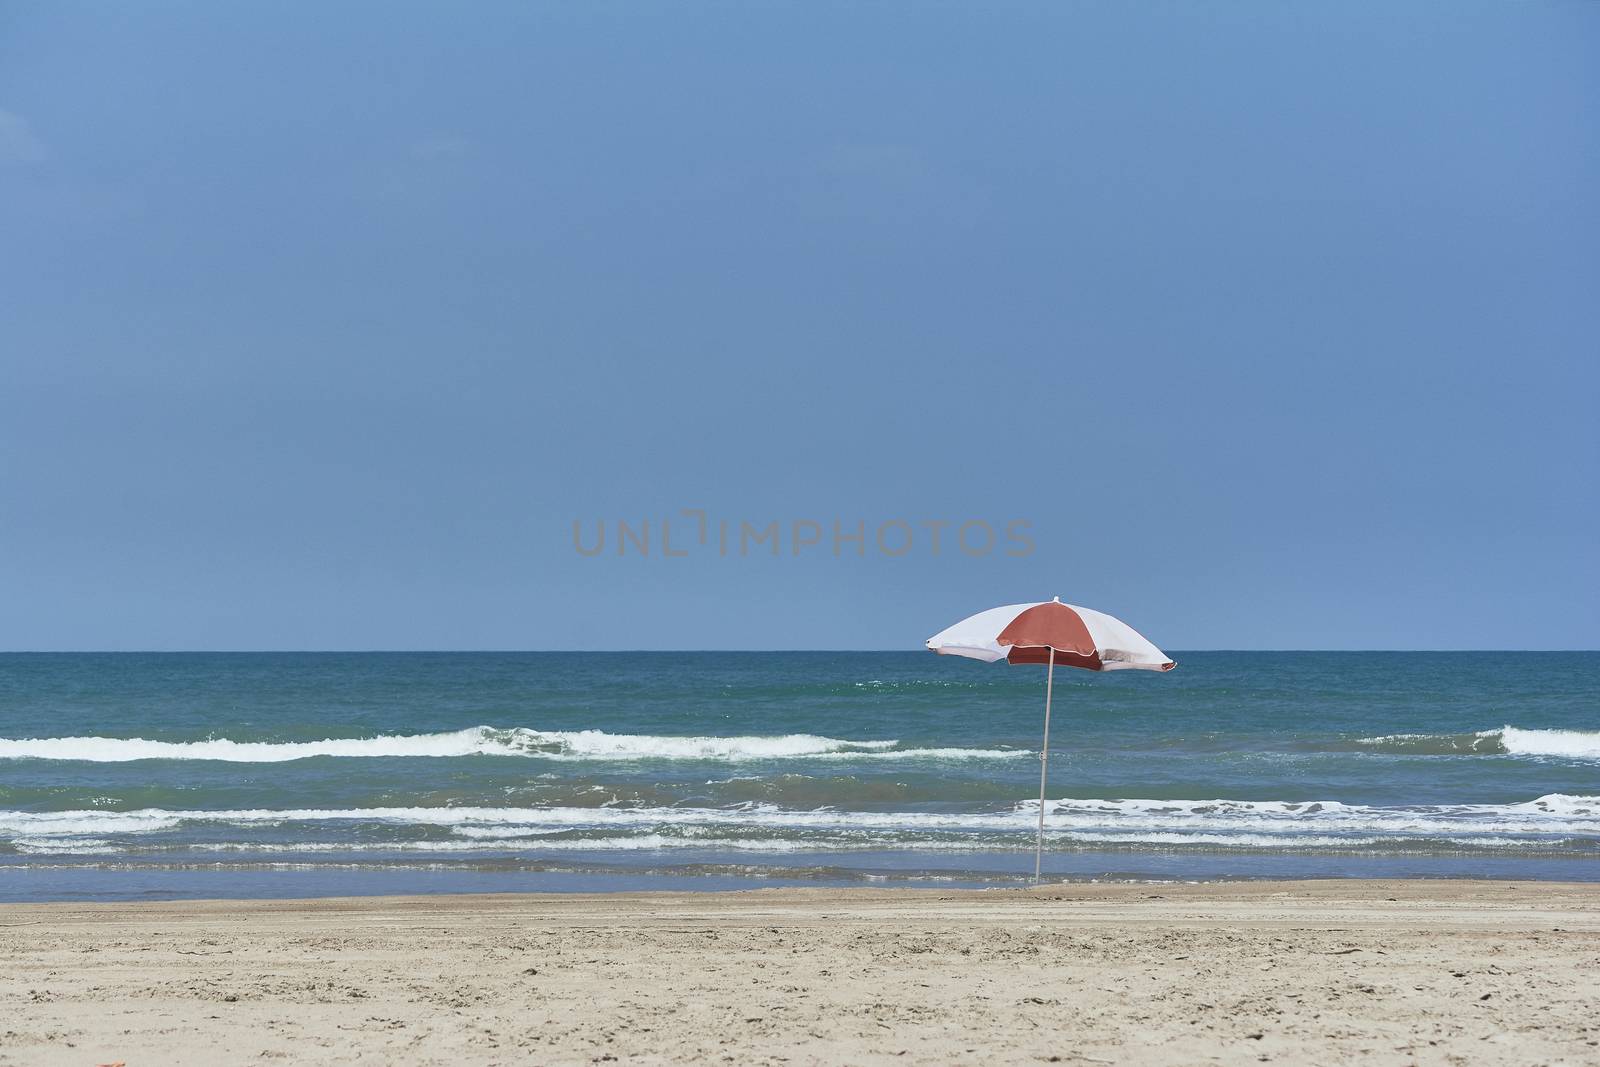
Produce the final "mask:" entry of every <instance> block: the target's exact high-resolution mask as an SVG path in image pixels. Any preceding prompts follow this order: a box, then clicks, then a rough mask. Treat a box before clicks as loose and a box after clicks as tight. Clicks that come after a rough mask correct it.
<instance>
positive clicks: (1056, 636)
mask: <svg viewBox="0 0 1600 1067" xmlns="http://www.w3.org/2000/svg"><path fill="white" fill-rule="evenodd" d="M928 648H929V650H930V651H933V652H937V653H939V654H940V655H941V656H966V657H967V658H968V659H978V660H983V661H984V662H985V663H993V662H995V661H996V660H1002V659H1003V660H1005V661H1006V662H1007V663H1044V664H1048V668H1047V670H1046V672H1045V676H1044V746H1043V748H1042V749H1041V750H1040V752H1039V831H1038V834H1037V835H1036V837H1035V838H1034V846H1033V880H1034V881H1035V882H1037V881H1038V880H1039V868H1040V862H1041V860H1042V858H1043V856H1044V786H1045V778H1046V775H1047V774H1048V773H1049V769H1050V765H1049V758H1050V696H1051V690H1052V689H1053V688H1054V687H1055V676H1056V664H1058V663H1059V664H1062V665H1063V666H1067V667H1081V668H1083V669H1084V670H1089V671H1130V670H1132V671H1170V670H1171V669H1172V668H1173V667H1175V666H1177V664H1176V663H1174V662H1172V660H1170V659H1168V658H1167V654H1166V653H1165V652H1163V651H1161V650H1160V649H1159V648H1157V647H1156V646H1155V645H1152V644H1151V643H1150V642H1149V641H1147V640H1146V639H1145V637H1144V635H1143V634H1141V633H1140V632H1139V631H1138V630H1135V629H1134V628H1133V627H1131V626H1129V625H1128V624H1127V623H1125V622H1123V621H1122V620H1121V619H1116V618H1112V617H1111V616H1110V615H1107V614H1105V613H1104V612H1100V611H1093V610H1091V609H1089V608H1080V607H1077V606H1075V605H1073V604H1063V603H1062V602H1061V598H1060V597H1056V598H1055V599H1054V600H1048V601H1044V602H1041V603H1033V604H1007V605H1006V606H1004V607H999V608H990V609H989V610H988V611H980V612H978V614H976V615H972V616H969V617H968V618H965V619H962V620H961V621H960V622H958V623H956V624H955V625H954V626H952V627H950V628H949V629H946V630H940V631H939V632H938V633H936V634H934V635H933V636H932V637H930V638H928Z"/></svg>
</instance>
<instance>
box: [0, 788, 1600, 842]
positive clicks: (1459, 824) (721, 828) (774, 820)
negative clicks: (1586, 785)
mask: <svg viewBox="0 0 1600 1067" xmlns="http://www.w3.org/2000/svg"><path fill="white" fill-rule="evenodd" d="M1038 811H1039V805H1038V802H1037V801H1022V802H1020V803H1017V804H1014V805H1011V806H1010V807H1008V808H1005V809H1002V810H996V811H989V812H925V811H924V812H914V811H839V810H834V809H829V808H819V809H815V810H810V811H800V810H794V809H788V808H780V807H776V806H774V805H770V804H756V803H749V804H743V805H738V806H734V807H725V808H708V807H659V806H658V807H632V808H626V807H612V808H577V807H549V808H516V807H380V808H334V809H320V808H286V809H242V810H182V809H164V808H146V809H141V810H136V811H120V812H114V811H94V810H79V811H58V812H26V811H0V841H5V842H7V843H8V844H9V845H10V846H11V847H12V848H14V849H16V850H18V851H23V852H36V851H37V852H44V851H49V852H66V851H83V852H103V851H123V850H137V849H139V848H140V847H141V845H143V847H148V846H149V845H150V844H155V845H157V846H158V847H160V846H161V845H162V844H163V839H162V837H161V835H162V834H163V833H166V832H169V831H177V832H178V834H177V835H176V839H175V838H174V835H171V834H169V835H168V838H167V839H166V842H167V843H170V845H172V846H173V847H183V848H191V849H195V850H200V851H205V850H218V849H223V850H235V849H237V850H241V851H249V850H252V849H257V850H262V851H317V850H323V849H351V850H361V849H365V850H376V851H383V850H399V851H430V850H431V851H463V850H471V849H499V850H502V851H503V850H517V849H523V850H526V849H534V850H538V849H557V850H563V851H569V850H581V849H614V848H628V849H647V848H669V847H685V848H687V847H700V848H711V849H727V848H734V849H739V850H752V849H755V850H769V851H793V850H826V849H847V848H894V849H904V848H911V849H949V850H963V849H974V848H980V849H982V848H988V849H995V848H999V849H1006V848H1015V847H1019V846H1021V845H1025V844H1026V843H1027V842H1028V841H1030V840H1031V835H1032V831H1033V828H1034V825H1035V820H1036V819H1037V818H1038ZM1045 828H1046V831H1047V834H1048V836H1049V837H1050V839H1051V840H1052V841H1055V842H1058V843H1067V844H1071V845H1079V846H1086V847H1139V846H1144V847H1171V846H1191V847H1193V846H1202V847H1225V848H1243V849H1258V848H1280V849H1281V848H1289V849H1318V848H1322V849H1326V848H1345V849H1349V848H1371V847H1374V846H1377V847H1380V848H1381V847H1408V848H1409V847H1417V846H1418V845H1419V843H1420V844H1422V845H1426V846H1427V847H1432V848H1445V847H1449V848H1474V847H1482V848H1518V847H1523V848H1570V847H1581V848H1585V849H1591V850H1592V849H1594V848H1595V846H1596V844H1597V843H1600V841H1597V839H1600V796H1575V795H1569V794H1562V793H1551V794H1547V795H1545V796H1541V797H1538V798H1537V799H1535V800H1530V801H1526V802H1523V803H1517V804H1456V805H1427V806H1394V807H1378V806H1368V805H1356V804H1343V803H1339V802H1337V801H1308V802H1293V801H1250V800H1140V799H1136V800H1051V801H1047V802H1046V807H1045ZM196 833H199V835H200V837H199V839H195V838H193V837H192V836H186V835H194V834H196ZM330 835H331V836H334V837H341V836H347V835H348V836H349V837H350V840H348V841H336V842H329V841H328V840H327V838H328V837H329V836H330ZM663 841H665V842H668V843H665V844H663V843H662V842H663Z"/></svg>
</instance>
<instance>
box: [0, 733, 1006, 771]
mask: <svg viewBox="0 0 1600 1067" xmlns="http://www.w3.org/2000/svg"><path fill="white" fill-rule="evenodd" d="M899 744H900V742H899V741H897V740H869V741H848V740H843V739H840V738H836V737H821V736H818V735H816V734H781V735H773V736H740V737H688V736H657V735H654V734H611V733H606V732H605V731H602V730H571V731H545V730H533V729H529V728H526V727H512V728H510V729H499V728H496V727H492V726H474V727H471V728H468V729H465V730H452V731H449V732H445V733H429V734H379V735H377V736H373V737H350V738H335V737H330V738H324V739H322V740H320V741H234V740H230V739H228V738H210V739H207V740H202V741H154V740H147V739H145V738H142V737H42V738H0V759H46V760H76V761H81V762H89V763H126V762H132V761H134V760H152V759H165V760H212V761H218V762H226V763H286V762H289V761H291V760H299V759H311V758H313V757H317V756H331V757H339V758H379V757H389V758H394V757H434V758H449V757H459V756H518V757H524V758H531V759H545V760H568V761H580V760H649V759H670V760H708V761H731V762H737V761H750V760H776V759H901V760H905V759H929V760H968V759H1014V758H1017V757H1020V756H1028V755H1032V753H1031V752H1029V751H1027V750H1025V749H977V748H898V747H896V746H898V745H899Z"/></svg>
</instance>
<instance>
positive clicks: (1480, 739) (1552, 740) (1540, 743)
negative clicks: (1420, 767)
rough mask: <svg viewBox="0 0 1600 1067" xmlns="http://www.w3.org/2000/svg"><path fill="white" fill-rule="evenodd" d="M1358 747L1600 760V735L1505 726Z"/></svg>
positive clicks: (1377, 740)
mask: <svg viewBox="0 0 1600 1067" xmlns="http://www.w3.org/2000/svg"><path fill="white" fill-rule="evenodd" d="M1357 744H1361V745H1367V746H1370V747H1372V748H1375V749H1378V750H1380V751H1388V752H1394V753H1399V754H1402V755H1444V756H1454V755H1490V756H1545V757H1550V756H1554V757H1562V758H1566V759H1580V760H1593V759H1600V731H1594V730H1524V729H1522V728H1520V727H1517V726H1502V727H1500V728H1499V729H1498V730H1479V731H1477V732H1476V733H1470V734H1384V735H1383V736H1381V737H1362V738H1358V739H1357Z"/></svg>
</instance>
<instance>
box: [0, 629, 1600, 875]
mask: <svg viewBox="0 0 1600 1067" xmlns="http://www.w3.org/2000/svg"><path fill="white" fill-rule="evenodd" d="M1175 655H1176V658H1177V659H1178V661H1179V668H1178V669H1177V670H1176V671H1174V672H1171V673H1170V674H1165V675H1148V674H1143V673H1139V672H1126V673H1123V674H1109V675H1096V674H1089V673H1086V672H1081V671H1062V672H1058V674H1057V676H1056V706H1055V715H1054V723H1053V729H1052V736H1051V758H1050V786H1049V789H1048V791H1047V795H1048V799H1047V802H1046V808H1045V828H1046V829H1045V834H1046V849H1047V851H1046V857H1045V871H1046V874H1047V876H1049V877H1055V878H1066V879H1077V880H1086V879H1154V880H1208V879H1224V878H1307V877H1311V878H1323V877H1479V878H1520V879H1527V878H1538V879H1555V880H1565V881H1582V880H1600V653H1587V652H1577V653H1494V654H1492V655H1487V654H1479V653H1316V652H1311V653H1300V652H1271V653H1261V652H1250V653H1231V652H1196V653H1177V654H1175ZM1042 702H1043V671H1042V670H1041V669H1037V668H1029V667H1006V666H1003V665H999V666H995V665H985V664H978V663H974V662H971V661H964V660H955V659H948V658H942V657H936V656H932V655H928V654H925V653H914V652H913V653H898V652H894V653H828V652H805V653H337V654H334V653H328V654H316V653H306V654H288V653H196V654H6V655H0V899H7V900H38V899H63V898H69V899H149V898H159V897H197V896H307V895H326V894H345V893H350V894H365V893H410V892H428V891H480V890H481V891H511V890H522V889H529V890H533V889H537V890H541V891H562V890H577V891H593V890H596V889H644V888H650V889H671V888H683V889H695V888H700V889H729V888H751V887H755V886H761V885H820V884H827V885H851V884H860V885H871V884H912V885H917V884H920V885H945V886H963V887H965V886H978V885H1014V884H1019V882H1020V881H1021V880H1024V879H1026V878H1028V877H1030V876H1031V873H1032V851H1031V850H1032V845H1033V834H1034V830H1035V827H1036V825H1037V819H1038V815H1039V809H1038V800H1037V789H1038V769H1039V762H1038V752H1039V747H1040V737H1039V729H1040V720H1041V713H1042Z"/></svg>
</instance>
